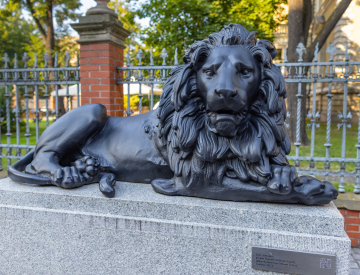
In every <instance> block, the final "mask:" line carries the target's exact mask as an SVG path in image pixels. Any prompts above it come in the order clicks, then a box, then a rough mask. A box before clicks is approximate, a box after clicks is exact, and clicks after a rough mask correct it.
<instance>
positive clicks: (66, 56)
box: [65, 51, 70, 67]
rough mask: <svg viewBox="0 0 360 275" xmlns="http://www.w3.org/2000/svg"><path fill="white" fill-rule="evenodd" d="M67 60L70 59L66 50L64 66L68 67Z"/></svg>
mask: <svg viewBox="0 0 360 275" xmlns="http://www.w3.org/2000/svg"><path fill="white" fill-rule="evenodd" d="M69 61H70V55H69V51H66V53H65V67H69Z"/></svg>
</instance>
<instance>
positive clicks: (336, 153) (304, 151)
mask: <svg viewBox="0 0 360 275" xmlns="http://www.w3.org/2000/svg"><path fill="white" fill-rule="evenodd" d="M51 122H52V119H50V121H49V123H50V124H51ZM29 128H30V134H31V136H30V138H29V143H30V144H31V145H35V144H36V125H35V123H34V122H30V123H29ZM45 129H46V121H42V122H40V123H39V134H40V135H41V133H42V132H43V131H44V130H45ZM357 130H358V129H357V126H355V127H354V126H353V127H352V128H351V129H348V130H347V133H346V150H345V157H346V158H356V157H357V148H356V147H355V145H356V144H357V139H358V132H357ZM25 133H26V128H25V126H23V127H21V128H20V144H26V137H25ZM306 133H307V135H308V137H310V136H311V130H307V131H306ZM6 140H7V137H6V136H5V133H4V132H3V131H2V133H1V143H2V144H6ZM341 141H342V129H340V130H338V128H337V126H336V125H332V126H331V139H330V143H331V144H332V146H331V147H330V157H341ZM11 143H12V144H16V132H13V133H12V136H11ZM325 143H326V125H321V126H320V128H318V129H316V131H315V147H314V155H315V156H317V157H325V156H326V147H325V146H324V144H325ZM2 150H3V153H4V154H5V153H6V149H2ZM15 153H16V152H15V149H12V154H13V155H14V154H15ZM21 153H22V155H24V154H25V153H26V152H25V150H24V149H22V150H21ZM295 153H296V146H292V147H291V152H290V154H289V155H290V156H295ZM299 155H300V156H310V146H300V148H299ZM14 162H15V159H13V160H11V163H14ZM290 163H291V164H294V163H293V161H290ZM2 165H3V169H4V170H6V169H7V165H8V159H5V158H4V159H2ZM300 167H301V168H308V167H309V162H308V161H301V162H300ZM315 168H316V169H324V163H323V162H317V163H316V164H315ZM339 168H340V165H339V163H336V162H333V163H331V164H330V170H332V171H336V170H338V169H339ZM346 170H347V171H349V172H351V171H354V170H355V164H354V163H348V164H347V165H346ZM333 184H334V185H335V186H336V187H338V185H339V183H337V182H335V183H333ZM353 189H354V184H353V183H345V190H346V191H348V192H351V191H353Z"/></svg>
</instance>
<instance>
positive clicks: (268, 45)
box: [256, 39, 277, 59]
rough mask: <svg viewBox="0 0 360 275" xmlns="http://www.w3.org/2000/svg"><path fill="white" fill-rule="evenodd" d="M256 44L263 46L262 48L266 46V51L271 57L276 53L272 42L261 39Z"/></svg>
mask: <svg viewBox="0 0 360 275" xmlns="http://www.w3.org/2000/svg"><path fill="white" fill-rule="evenodd" d="M256 46H263V47H264V48H266V49H267V50H268V52H269V53H270V55H271V57H272V59H274V58H275V57H276V55H277V50H276V48H275V46H274V44H273V43H271V42H270V41H268V40H265V39H261V40H259V41H258V42H257V43H256Z"/></svg>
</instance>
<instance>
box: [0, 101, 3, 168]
mask: <svg viewBox="0 0 360 275" xmlns="http://www.w3.org/2000/svg"><path fill="white" fill-rule="evenodd" d="M2 111H3V110H2V108H0V171H2V170H3V165H2V153H3V150H2V147H1V145H2V140H1V137H2V136H1V123H2V122H3V117H2V114H1V113H2Z"/></svg>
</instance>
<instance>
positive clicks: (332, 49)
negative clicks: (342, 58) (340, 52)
mask: <svg viewBox="0 0 360 275" xmlns="http://www.w3.org/2000/svg"><path fill="white" fill-rule="evenodd" d="M336 52H337V49H336V47H335V44H334V43H333V42H331V43H330V44H329V47H327V49H326V53H329V54H330V58H329V61H330V62H332V61H334V53H336Z"/></svg>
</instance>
